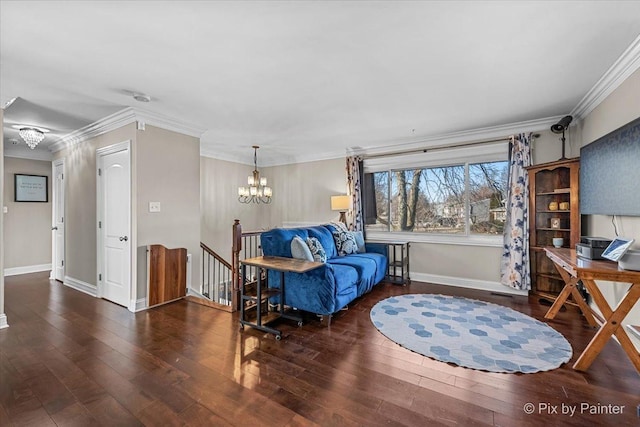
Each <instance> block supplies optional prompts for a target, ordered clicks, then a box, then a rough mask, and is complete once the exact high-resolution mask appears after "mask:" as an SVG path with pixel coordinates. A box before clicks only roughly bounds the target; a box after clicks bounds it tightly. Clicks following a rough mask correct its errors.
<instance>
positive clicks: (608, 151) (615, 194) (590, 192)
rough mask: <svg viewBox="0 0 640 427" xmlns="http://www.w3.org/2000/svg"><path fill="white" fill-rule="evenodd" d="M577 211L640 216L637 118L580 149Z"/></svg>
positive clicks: (638, 130) (639, 123)
mask: <svg viewBox="0 0 640 427" xmlns="http://www.w3.org/2000/svg"><path fill="white" fill-rule="evenodd" d="M580 213H581V214H586V215H627V216H640V118H638V119H636V120H634V121H632V122H630V123H627V124H626V125H624V126H622V127H621V128H619V129H616V130H615V131H613V132H611V133H609V134H607V135H605V136H603V137H602V138H600V139H597V140H595V141H594V142H592V143H591V144H588V145H585V146H584V147H582V148H581V149H580Z"/></svg>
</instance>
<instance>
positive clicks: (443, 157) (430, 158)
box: [364, 141, 509, 247]
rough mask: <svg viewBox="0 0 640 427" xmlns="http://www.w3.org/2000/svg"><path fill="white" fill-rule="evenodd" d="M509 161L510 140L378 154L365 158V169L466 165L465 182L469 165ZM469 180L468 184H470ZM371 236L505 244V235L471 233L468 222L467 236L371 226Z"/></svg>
mask: <svg viewBox="0 0 640 427" xmlns="http://www.w3.org/2000/svg"><path fill="white" fill-rule="evenodd" d="M508 160H509V143H508V142H503V141H500V142H496V143H491V144H485V145H481V146H472V147H457V148H456V147H452V148H451V149H441V150H437V151H433V152H430V151H429V150H428V149H427V150H425V151H424V152H423V153H412V154H403V155H397V156H384V157H376V158H373V159H365V160H364V172H365V173H374V172H392V171H394V170H406V169H413V168H422V169H426V168H437V167H448V166H464V167H465V181H468V179H469V177H468V175H469V174H468V171H467V169H468V167H469V165H471V164H477V163H490V162H503V161H508ZM468 184H469V183H468V182H465V187H468ZM465 193H466V194H465V207H466V209H467V212H468V211H469V194H468V192H467V191H465ZM365 230H366V234H367V238H370V239H375V240H383V241H384V240H388V241H394V240H405V241H410V242H415V243H433V244H446V245H461V246H482V247H502V246H503V236H501V235H499V236H496V235H478V234H471V230H470V224H469V221H467V224H466V225H465V233H466V234H464V235H457V234H439V233H428V232H413V231H407V232H402V231H380V230H370V229H367V226H366V225H365Z"/></svg>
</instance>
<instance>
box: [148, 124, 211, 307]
mask: <svg viewBox="0 0 640 427" xmlns="http://www.w3.org/2000/svg"><path fill="white" fill-rule="evenodd" d="M136 139H137V143H136V174H137V175H136V186H137V188H136V193H137V202H136V206H137V246H138V247H141V246H146V245H151V244H161V245H164V246H166V247H168V248H187V252H188V253H190V254H191V262H192V266H191V268H192V273H193V274H192V281H193V283H192V284H191V285H192V286H193V287H195V288H196V289H198V288H199V284H198V283H199V281H200V280H201V279H200V277H201V275H200V258H201V256H200V140H199V139H198V138H194V137H190V136H186V135H183V134H179V133H175V132H171V131H168V130H164V129H160V128H157V127H154V126H149V125H147V126H146V130H144V131H137V138H136ZM149 202H160V208H161V209H160V212H155V213H150V212H149ZM144 262H145V260H144V259H142V260H138V263H144ZM146 292H147V289H146V283H144V282H142V281H140V282H139V283H138V298H142V297H143V296H145V295H146Z"/></svg>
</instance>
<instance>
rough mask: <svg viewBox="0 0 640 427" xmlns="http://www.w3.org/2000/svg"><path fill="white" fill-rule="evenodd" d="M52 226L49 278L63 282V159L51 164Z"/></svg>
mask: <svg viewBox="0 0 640 427" xmlns="http://www.w3.org/2000/svg"><path fill="white" fill-rule="evenodd" d="M52 222H53V224H52V226H51V231H52V234H53V235H52V254H53V257H52V258H53V259H52V261H51V263H52V268H51V278H52V279H55V280H59V281H61V282H63V281H64V248H65V246H64V159H60V160H56V161H55V162H53V221H52Z"/></svg>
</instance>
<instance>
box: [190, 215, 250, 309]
mask: <svg viewBox="0 0 640 427" xmlns="http://www.w3.org/2000/svg"><path fill="white" fill-rule="evenodd" d="M260 234H262V232H261V231H252V232H248V233H243V232H242V226H241V225H240V220H237V219H236V220H234V223H233V229H232V248H231V263H229V262H227V261H226V260H225V259H224V258H223V257H222V256H220V255H219V254H218V253H216V251H214V250H213V249H211V248H210V247H208V246H207V245H206V244H204V243H202V242H200V248H201V249H202V296H203V297H205V299H204V300H203V299H202V298H197V297H193V296H189V297H187V299H189V300H190V301H193V302H197V303H199V304H204V305H207V306H210V307H214V308H218V309H221V310H225V311H229V312H234V311H237V310H239V309H240V287H241V280H242V278H241V277H240V261H241V260H243V259H247V258H253V257H257V256H260V255H262V249H261V248H260ZM256 274H257V271H256V270H255V268H254V267H248V268H247V277H246V278H245V281H246V283H245V284H244V286H245V289H247V288H251V286H252V284H253V285H255V282H256Z"/></svg>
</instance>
